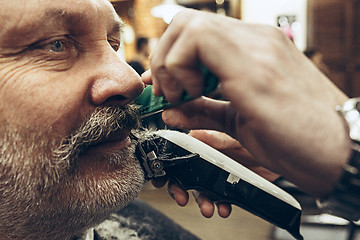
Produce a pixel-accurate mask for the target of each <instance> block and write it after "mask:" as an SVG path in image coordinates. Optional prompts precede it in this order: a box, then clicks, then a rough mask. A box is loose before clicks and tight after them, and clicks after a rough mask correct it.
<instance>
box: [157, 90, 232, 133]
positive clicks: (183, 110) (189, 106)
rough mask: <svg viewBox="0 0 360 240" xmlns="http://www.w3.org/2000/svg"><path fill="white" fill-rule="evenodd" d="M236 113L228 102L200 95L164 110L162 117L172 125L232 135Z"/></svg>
mask: <svg viewBox="0 0 360 240" xmlns="http://www.w3.org/2000/svg"><path fill="white" fill-rule="evenodd" d="M237 115H238V113H237V112H236V110H235V109H234V108H233V107H232V105H231V104H230V102H227V101H219V100H214V99H210V98H206V97H201V98H198V99H196V100H194V101H191V102H189V103H185V104H182V105H180V106H178V107H176V108H171V109H168V110H166V111H164V112H163V114H162V118H163V120H164V122H165V123H166V124H168V125H170V126H173V127H177V128H181V129H212V130H218V131H222V132H226V133H228V134H229V135H231V136H234V133H236V129H235V127H236V126H235V124H234V121H237V120H238V119H239V116H237Z"/></svg>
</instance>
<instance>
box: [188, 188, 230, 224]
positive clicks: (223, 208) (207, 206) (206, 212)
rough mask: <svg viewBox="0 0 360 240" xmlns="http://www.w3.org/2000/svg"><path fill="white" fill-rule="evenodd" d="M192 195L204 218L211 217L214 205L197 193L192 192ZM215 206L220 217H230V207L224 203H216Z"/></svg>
mask: <svg viewBox="0 0 360 240" xmlns="http://www.w3.org/2000/svg"><path fill="white" fill-rule="evenodd" d="M192 193H193V196H194V198H195V200H196V202H197V204H198V206H199V208H200V212H201V214H202V215H203V216H204V217H206V218H210V217H212V216H213V215H214V212H215V205H214V203H213V202H212V201H211V200H209V199H208V198H207V197H206V196H204V195H202V194H201V193H200V192H198V191H193V192H192ZM216 206H217V208H218V214H219V216H220V217H223V218H227V217H229V216H230V214H231V205H229V204H225V203H216Z"/></svg>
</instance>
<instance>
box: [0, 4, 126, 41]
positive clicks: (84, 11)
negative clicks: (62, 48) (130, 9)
mask: <svg viewBox="0 0 360 240" xmlns="http://www.w3.org/2000/svg"><path fill="white" fill-rule="evenodd" d="M1 1H2V3H1V8H2V9H1V11H0V22H1V23H2V27H1V28H0V39H4V37H5V36H8V37H11V35H14V34H15V35H23V36H24V35H25V36H26V34H27V33H31V32H32V31H33V30H34V29H36V28H39V26H40V27H41V28H43V29H44V30H50V29H47V28H54V25H55V24H59V25H66V26H67V27H72V28H78V30H80V29H84V28H85V27H88V26H92V27H99V26H105V27H113V25H114V24H118V23H119V22H120V19H119V17H118V16H117V14H116V12H115V10H114V8H113V7H112V5H111V4H110V2H109V1H108V0H61V1H58V0H12V1H3V0H1Z"/></svg>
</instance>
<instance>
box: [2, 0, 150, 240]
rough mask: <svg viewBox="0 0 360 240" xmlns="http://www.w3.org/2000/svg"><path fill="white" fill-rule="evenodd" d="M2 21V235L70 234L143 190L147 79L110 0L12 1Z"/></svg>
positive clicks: (4, 5) (50, 236)
mask: <svg viewBox="0 0 360 240" xmlns="http://www.w3.org/2000/svg"><path fill="white" fill-rule="evenodd" d="M19 6H21V7H19ZM0 19H1V22H2V27H1V29H0V100H1V105H0V142H1V145H0V206H1V208H0V239H2V240H9V239H69V238H70V237H71V236H72V235H74V234H76V233H77V232H81V231H83V230H85V229H87V228H88V227H90V226H93V225H95V224H97V223H99V222H100V221H102V220H103V219H104V218H106V217H107V216H108V214H109V213H111V212H113V211H116V210H118V209H120V208H121V207H123V206H125V205H126V204H127V203H128V202H129V201H130V200H132V199H134V198H135V197H136V196H137V194H138V193H139V191H140V189H141V187H142V184H143V181H144V180H143V173H142V170H141V168H140V166H139V164H138V162H137V161H136V160H135V159H134V157H133V144H132V142H131V140H130V138H129V133H130V131H132V129H134V128H136V127H137V121H138V119H137V117H138V116H137V113H136V111H135V110H134V109H133V108H132V107H129V106H130V105H129V104H130V103H131V102H132V101H133V100H134V98H136V97H137V96H138V95H139V94H140V93H141V91H142V89H143V83H142V81H141V79H140V78H139V76H138V75H137V74H136V72H134V71H133V70H132V69H131V68H130V67H129V66H128V65H127V64H126V63H125V62H124V61H123V60H122V59H121V57H120V56H119V54H118V53H117V49H118V48H119V45H120V38H121V34H120V27H121V25H122V23H121V20H120V19H119V17H118V16H117V14H116V12H115V11H114V9H113V7H112V6H111V4H110V3H109V2H108V1H107V0H84V1H76V0H63V1H52V0H27V1H23V0H16V1H3V2H2V11H1V13H0Z"/></svg>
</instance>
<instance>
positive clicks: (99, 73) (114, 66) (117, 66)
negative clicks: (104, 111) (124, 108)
mask: <svg viewBox="0 0 360 240" xmlns="http://www.w3.org/2000/svg"><path fill="white" fill-rule="evenodd" d="M106 52H107V54H105V53H104V54H101V55H98V57H97V60H96V61H97V64H96V71H95V72H96V73H95V74H94V75H93V77H92V78H93V79H92V81H91V83H92V84H91V86H90V101H91V103H92V104H93V105H95V106H100V105H126V104H129V103H131V102H132V101H133V100H134V99H135V98H136V97H137V96H139V95H140V93H141V92H142V90H143V88H144V84H143V82H142V80H141V78H140V76H139V75H138V74H137V73H136V72H135V71H134V70H133V69H132V68H131V67H130V66H129V65H128V64H127V63H126V62H125V61H124V60H123V59H122V58H121V57H120V56H119V54H118V53H116V52H114V51H113V50H112V49H111V48H110V49H107V50H106ZM90 71H92V70H90Z"/></svg>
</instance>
